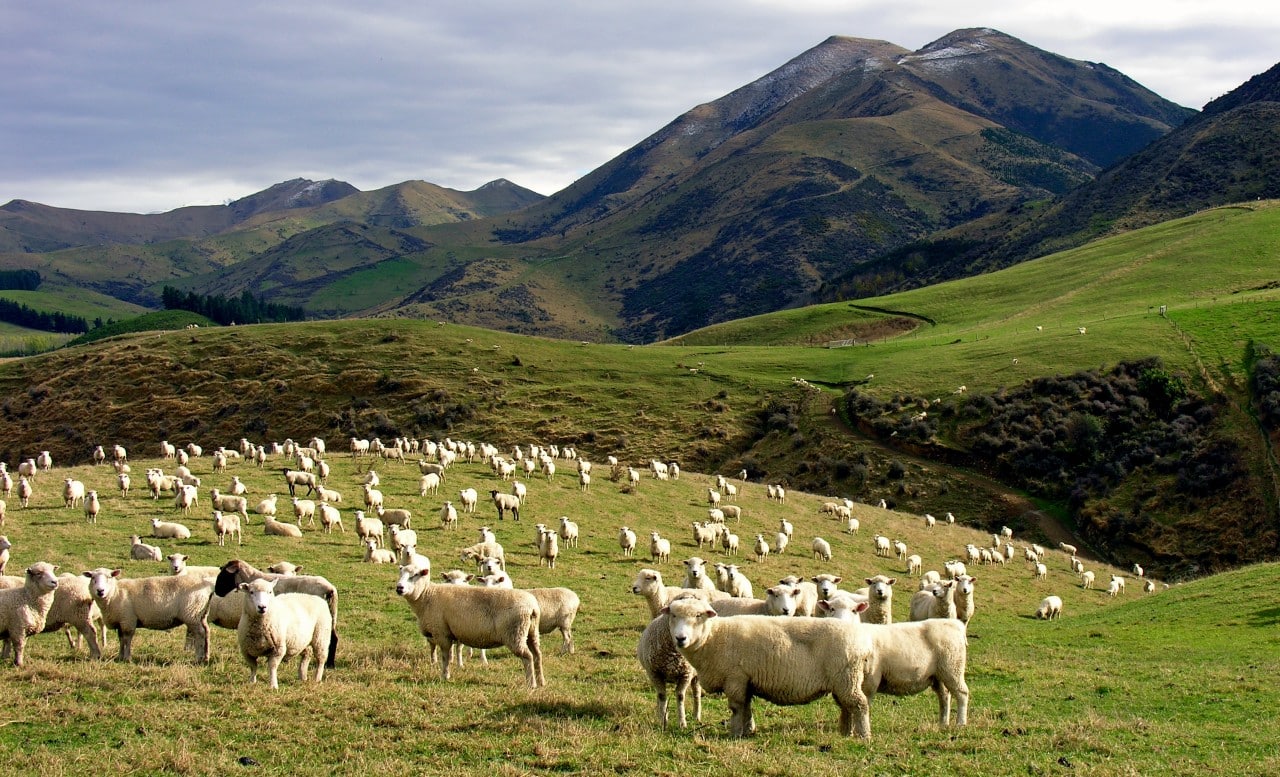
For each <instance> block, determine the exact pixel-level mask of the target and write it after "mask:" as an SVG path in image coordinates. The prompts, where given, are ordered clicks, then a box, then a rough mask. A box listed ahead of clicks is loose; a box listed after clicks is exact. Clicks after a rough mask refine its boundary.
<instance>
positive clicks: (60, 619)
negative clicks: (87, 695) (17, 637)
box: [0, 538, 106, 661]
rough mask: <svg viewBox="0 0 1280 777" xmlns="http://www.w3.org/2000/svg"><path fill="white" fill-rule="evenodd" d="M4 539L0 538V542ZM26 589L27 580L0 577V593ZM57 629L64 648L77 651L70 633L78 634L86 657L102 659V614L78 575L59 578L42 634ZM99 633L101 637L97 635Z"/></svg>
mask: <svg viewBox="0 0 1280 777" xmlns="http://www.w3.org/2000/svg"><path fill="white" fill-rule="evenodd" d="M0 539H3V538H0ZM24 585H26V577H25V576H24V577H16V576H14V577H10V576H5V577H0V589H6V588H22V587H23V586H24ZM58 629H66V633H67V646H68V647H70V648H71V649H73V650H74V649H75V648H76V641H75V638H74V637H72V630H73V629H74V630H75V631H77V632H79V635H80V637H81V638H82V639H83V640H87V641H88V643H89V657H90V658H93V659H95V660H96V659H99V658H102V641H103V639H105V638H106V629H105V628H104V627H103V625H102V613H101V612H100V611H99V610H98V605H96V604H94V603H93V597H92V596H90V595H89V581H88V580H85V579H84V578H83V577H81V576H80V575H72V574H61V575H58V587H57V589H56V590H55V591H54V592H53V605H52V606H51V607H50V608H49V612H48V613H47V614H46V615H45V620H44V628H43V629H42V631H41V633H43V634H48V633H50V632H53V631H57V630H58ZM99 631H101V634H99ZM10 652H11V650H10V647H9V645H8V644H6V645H5V647H4V650H3V651H2V652H0V661H3V660H5V659H7V658H8V657H9V653H10Z"/></svg>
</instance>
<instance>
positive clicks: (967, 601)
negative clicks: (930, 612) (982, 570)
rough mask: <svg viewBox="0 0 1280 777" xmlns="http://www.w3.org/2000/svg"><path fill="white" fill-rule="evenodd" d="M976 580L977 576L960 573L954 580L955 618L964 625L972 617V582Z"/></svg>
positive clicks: (966, 624) (967, 623)
mask: <svg viewBox="0 0 1280 777" xmlns="http://www.w3.org/2000/svg"><path fill="white" fill-rule="evenodd" d="M977 581H978V578H976V577H973V576H971V575H961V576H960V577H959V578H957V579H956V581H955V594H954V598H955V603H956V618H957V619H958V620H959V621H960V622H961V623H963V624H964V625H965V626H966V627H968V625H969V621H971V620H972V619H973V608H974V601H973V584H974V583H976V582H977Z"/></svg>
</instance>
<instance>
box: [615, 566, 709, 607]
mask: <svg viewBox="0 0 1280 777" xmlns="http://www.w3.org/2000/svg"><path fill="white" fill-rule="evenodd" d="M631 593H633V594H636V595H637V596H640V597H643V598H644V600H645V604H647V605H648V606H649V617H650V618H656V617H658V611H659V610H661V609H662V608H663V607H665V606H666V604H667V603H668V602H670V601H671V600H672V599H674V598H675V597H677V596H679V595H680V594H682V593H687V594H689V595H691V596H696V597H698V598H700V599H702V600H704V601H711V600H712V599H726V598H728V597H729V594H727V593H725V592H724V591H707V590H703V589H700V588H681V587H680V586H675V585H663V583H662V573H661V572H659V571H658V570H656V569H641V570H640V571H639V572H637V573H636V576H635V579H633V580H632V581H631Z"/></svg>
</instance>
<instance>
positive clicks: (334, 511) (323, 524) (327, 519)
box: [316, 502, 347, 534]
mask: <svg viewBox="0 0 1280 777" xmlns="http://www.w3.org/2000/svg"><path fill="white" fill-rule="evenodd" d="M316 510H317V511H318V512H319V513H320V528H322V529H323V530H324V533H325V534H332V533H333V527H335V526H337V527H338V531H341V532H342V533H343V534H346V533H347V530H346V528H345V527H343V525H342V513H341V512H339V511H338V508H336V507H334V506H333V505H332V504H329V503H327V502H321V503H320V504H319V505H316Z"/></svg>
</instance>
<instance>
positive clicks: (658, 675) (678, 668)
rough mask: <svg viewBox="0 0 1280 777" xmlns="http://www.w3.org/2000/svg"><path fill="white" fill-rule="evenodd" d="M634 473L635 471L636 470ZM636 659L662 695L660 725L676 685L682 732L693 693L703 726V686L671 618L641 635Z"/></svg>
mask: <svg viewBox="0 0 1280 777" xmlns="http://www.w3.org/2000/svg"><path fill="white" fill-rule="evenodd" d="M633 471H634V470H633ZM636 657H637V658H638V659H639V660H640V666H641V667H643V668H644V672H645V675H646V676H647V677H648V678H649V684H650V685H651V686H653V690H654V692H655V693H657V695H658V707H657V712H658V725H659V726H661V727H662V728H666V727H667V686H668V685H674V686H675V691H676V712H677V713H678V714H679V716H680V728H686V727H687V726H688V718H687V717H686V714H685V696H686V694H688V692H689V690H690V689H692V690H693V719H694V721H696V722H699V723H701V722H702V686H701V685H699V684H698V673H697V672H695V671H694V670H693V666H691V665H690V664H689V662H688V661H686V660H685V659H684V656H682V655H680V651H678V650H676V645H675V643H674V642H672V641H671V629H670V627H669V626H668V625H667V616H666V615H659V616H658V617H656V618H654V619H653V620H651V621H649V625H648V626H646V627H645V629H644V632H643V633H642V634H641V635H640V643H639V645H638V646H637V647H636Z"/></svg>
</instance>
